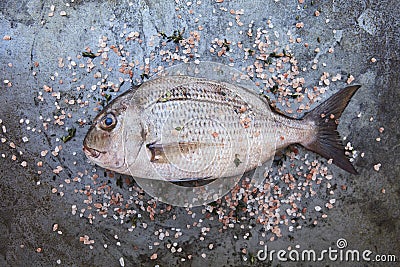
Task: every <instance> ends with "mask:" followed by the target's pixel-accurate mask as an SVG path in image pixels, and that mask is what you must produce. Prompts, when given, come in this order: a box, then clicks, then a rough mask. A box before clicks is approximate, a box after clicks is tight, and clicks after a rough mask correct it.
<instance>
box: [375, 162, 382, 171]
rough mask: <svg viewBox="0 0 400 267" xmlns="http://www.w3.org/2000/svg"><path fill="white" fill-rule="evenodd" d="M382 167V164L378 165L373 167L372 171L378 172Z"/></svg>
mask: <svg viewBox="0 0 400 267" xmlns="http://www.w3.org/2000/svg"><path fill="white" fill-rule="evenodd" d="M381 166H382V164H380V163H378V164H375V165H374V170H375V171H379V169H380V167H381Z"/></svg>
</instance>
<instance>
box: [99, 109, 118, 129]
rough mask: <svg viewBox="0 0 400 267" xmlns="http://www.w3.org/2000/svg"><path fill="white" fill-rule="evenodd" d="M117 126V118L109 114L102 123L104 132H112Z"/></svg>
mask: <svg viewBox="0 0 400 267" xmlns="http://www.w3.org/2000/svg"><path fill="white" fill-rule="evenodd" d="M115 125H117V118H116V117H115V116H114V114H112V113H107V114H106V115H105V116H104V117H103V118H102V119H101V121H100V127H101V128H102V129H103V130H106V131H110V130H112V129H114V127H115Z"/></svg>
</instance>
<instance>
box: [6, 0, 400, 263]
mask: <svg viewBox="0 0 400 267" xmlns="http://www.w3.org/2000/svg"><path fill="white" fill-rule="evenodd" d="M67 2H68V1H65V2H63V1H58V0H52V1H49V0H42V1H39V0H32V1H10V0H2V1H1V2H0V37H3V36H5V35H9V36H11V40H9V41H7V40H3V39H1V40H0V80H1V86H0V104H1V105H0V119H1V120H2V121H3V122H2V125H5V126H6V127H7V133H5V134H4V133H0V137H4V138H7V142H6V143H0V152H1V153H4V154H5V155H6V158H4V159H3V158H0V200H1V201H0V205H1V210H0V233H1V234H0V265H1V266H55V265H57V260H58V259H59V260H61V265H65V266H67V265H69V266H119V262H118V259H119V258H120V257H123V258H124V260H125V265H126V266H138V265H143V266H151V265H153V266H154V265H155V264H159V265H160V266H169V265H176V264H185V265H187V266H189V265H191V266H218V265H220V266H222V265H228V266H229V265H230V266H240V265H250V263H249V261H247V262H244V261H243V258H242V256H243V255H242V253H241V249H242V248H247V250H248V251H249V252H252V253H256V252H257V251H258V250H259V249H261V248H262V246H260V245H259V244H258V241H259V240H263V237H261V236H260V235H259V234H260V228H259V227H255V228H253V229H252V230H248V229H245V230H243V229H240V227H238V226H239V225H237V226H236V227H235V228H234V229H229V230H226V231H224V232H222V233H219V232H218V228H219V227H220V224H219V223H218V222H217V221H216V220H214V221H206V222H205V223H204V225H205V226H207V227H210V228H211V230H210V233H209V234H208V235H207V236H206V240H204V241H200V240H199V236H200V228H191V229H189V230H188V229H185V226H186V224H191V223H193V219H191V217H190V216H189V215H187V212H186V211H185V210H184V209H180V208H173V211H172V213H168V214H165V215H158V216H156V220H155V221H150V219H149V218H148V217H144V218H143V220H142V222H147V223H148V228H147V229H143V228H141V227H138V228H136V229H135V230H134V231H133V232H128V231H127V230H126V227H122V226H121V225H120V224H119V222H117V221H115V220H114V219H112V218H111V217H108V218H106V219H103V218H100V216H98V218H97V219H96V221H95V223H94V224H93V225H90V224H89V222H88V220H86V219H82V218H79V216H78V215H75V216H72V215H71V205H74V204H77V205H78V207H81V204H82V202H83V196H82V195H81V194H76V193H74V192H73V189H75V188H77V189H82V188H83V187H84V185H85V183H86V181H85V180H84V179H83V181H82V182H81V184H80V185H77V186H76V187H75V188H74V187H72V186H70V187H67V186H66V187H65V189H60V190H61V191H64V193H65V195H64V197H60V196H57V194H53V193H51V189H52V188H53V187H57V185H58V184H60V183H63V181H64V180H65V179H66V178H68V176H69V175H75V174H76V173H77V172H78V171H82V170H85V169H88V170H90V169H91V168H92V167H91V166H90V165H89V164H88V163H87V162H86V161H85V159H84V155H83V153H82V152H81V142H82V139H83V137H84V134H85V132H86V131H87V129H88V126H85V127H82V128H78V129H77V135H76V137H75V138H74V139H73V140H72V141H70V142H68V143H66V144H63V147H64V148H63V150H62V152H60V154H59V156H57V157H53V156H51V155H49V156H48V157H46V158H45V159H44V161H45V164H44V165H45V166H44V167H43V168H42V169H43V174H42V175H41V176H39V175H37V170H38V168H37V167H36V162H37V159H38V158H39V154H40V151H42V150H44V149H48V150H52V149H54V147H55V146H56V145H59V144H61V143H60V142H59V141H57V140H56V137H59V136H62V135H65V133H66V131H65V129H64V128H63V127H55V126H53V125H50V126H49V130H48V131H45V132H42V133H38V132H34V133H33V132H32V131H30V130H27V129H26V127H27V125H26V124H25V123H23V124H20V123H19V121H20V119H29V120H30V126H31V127H37V128H38V129H39V128H41V121H40V120H39V116H40V115H42V116H43V117H44V118H47V117H52V115H53V112H55V106H54V99H53V98H51V97H49V98H47V99H46V101H44V102H39V101H38V100H37V95H38V92H39V91H42V88H43V85H45V84H47V85H51V86H52V87H53V89H54V90H55V91H60V92H61V93H62V96H63V97H65V96H78V93H77V92H76V90H75V91H74V89H75V88H76V86H79V85H80V84H85V85H87V87H89V86H90V85H91V84H94V83H96V81H94V80H93V79H94V78H93V75H92V73H91V74H87V73H86V72H85V71H79V70H77V75H76V77H77V78H78V81H77V82H74V81H72V79H71V77H72V76H71V74H72V70H69V69H68V68H66V67H64V68H59V67H58V63H57V58H58V57H62V58H64V61H66V60H65V59H66V58H67V57H68V56H71V57H72V58H75V57H76V55H78V54H80V53H81V52H82V51H84V49H85V47H86V46H90V47H91V48H92V49H93V50H95V49H96V48H97V44H98V39H99V37H101V36H103V35H104V36H107V37H108V39H109V40H110V43H115V44H118V43H119V42H122V41H123V38H120V37H119V34H120V32H121V31H122V30H123V27H124V23H126V24H127V29H128V32H129V31H131V30H134V31H138V32H139V33H140V36H141V38H142V39H143V40H144V42H143V43H142V44H140V45H139V44H137V43H136V44H134V45H132V46H131V47H126V48H125V51H130V52H131V57H133V58H135V59H138V60H140V62H141V64H143V61H144V58H146V57H149V56H150V54H151V53H155V59H154V60H153V61H152V63H151V64H152V66H157V65H158V64H163V63H161V61H160V59H159V58H158V56H157V52H158V49H159V48H157V46H158V41H157V40H158V39H157V40H156V41H155V43H156V45H155V46H154V47H150V46H148V42H150V41H151V36H152V35H155V36H156V35H157V31H164V32H165V33H167V34H171V33H172V32H173V31H174V30H176V29H182V28H185V29H186V33H188V32H189V31H191V30H195V29H197V27H198V25H203V26H204V29H203V30H202V31H201V41H200V43H199V51H198V54H199V55H200V56H201V59H203V60H211V61H216V62H222V63H226V62H227V57H221V58H220V57H217V56H215V55H212V54H210V53H209V52H208V50H209V47H210V45H211V41H212V40H213V39H214V38H216V37H217V38H219V39H223V38H227V39H228V40H235V41H239V40H242V39H243V42H246V40H248V39H247V38H245V36H238V35H237V32H238V28H235V27H236V26H235V27H232V30H231V31H225V29H226V28H227V21H233V22H234V16H232V15H230V14H229V10H230V9H234V10H238V9H243V10H244V15H242V16H241V20H242V21H243V23H244V28H243V29H247V25H248V24H249V23H250V22H251V21H254V25H255V26H254V27H255V28H257V27H260V26H263V27H265V25H266V24H265V23H266V20H267V19H269V18H270V19H271V21H272V22H273V24H274V26H275V28H274V30H276V31H278V32H281V33H282V34H285V33H286V32H287V30H288V29H291V30H292V31H296V30H295V27H294V24H295V23H296V22H297V20H296V16H298V19H299V18H300V21H302V22H304V24H305V27H304V28H303V29H300V30H297V31H296V36H298V37H301V38H302V39H303V42H308V43H309V44H310V46H311V47H316V46H319V47H321V50H322V51H323V49H327V48H329V47H330V46H332V45H333V46H334V47H335V52H334V53H333V54H328V53H324V52H321V53H320V57H319V60H320V61H321V62H322V61H323V62H325V63H326V65H327V66H326V67H325V68H323V67H321V68H319V69H318V70H317V71H309V72H306V73H305V74H304V76H305V77H306V80H307V83H308V84H307V85H308V86H312V85H313V84H317V80H318V79H319V78H320V76H321V74H322V71H328V72H330V73H342V74H343V75H347V74H352V75H354V77H355V78H356V80H355V82H356V83H358V84H361V85H362V88H361V89H360V90H359V92H358V93H357V94H356V95H355V96H354V98H353V100H352V101H351V102H350V105H349V107H348V108H347V110H346V112H345V113H344V115H343V119H342V120H341V125H340V127H339V130H340V132H341V134H342V135H343V136H347V138H348V140H350V141H351V142H352V144H353V145H354V146H355V148H356V149H357V150H359V151H361V152H365V157H364V158H360V157H359V158H358V159H357V160H356V163H355V166H356V168H357V170H359V172H360V175H358V176H353V175H349V174H348V173H345V172H344V171H341V170H339V169H338V168H336V167H334V166H332V167H329V168H330V169H331V171H332V172H333V173H334V179H336V180H335V181H337V183H338V184H339V185H340V184H344V183H345V184H347V190H340V189H338V190H337V191H336V194H337V195H336V199H337V201H336V204H335V208H333V209H331V210H329V211H328V212H327V214H328V217H327V218H326V219H324V220H320V221H319V223H318V224H317V225H316V226H312V224H311V223H308V224H307V223H304V225H305V227H303V229H302V230H298V231H295V232H293V233H290V234H287V233H285V234H284V236H283V237H282V238H280V239H278V240H277V241H274V242H272V243H268V246H269V247H270V248H271V249H286V248H287V247H288V246H295V245H296V244H300V245H301V248H315V249H322V248H327V247H329V246H333V247H334V246H335V242H336V240H337V239H338V238H339V237H342V238H345V239H346V240H347V242H348V244H349V247H351V248H354V249H357V248H358V249H360V250H361V249H370V250H372V251H373V252H374V253H381V254H396V255H397V258H398V260H399V257H400V254H399V251H400V245H399V244H400V231H399V230H400V229H399V227H400V222H399V216H400V214H399V211H400V207H399V197H400V187H399V184H400V183H399V182H400V162H399V160H398V158H399V157H400V153H399V152H400V143H399V142H400V141H399V140H400V133H399V129H400V127H399V116H400V111H399V108H398V100H399V98H400V94H399V77H400V76H399V67H400V64H399V63H400V56H399V54H400V34H399V32H400V31H399V26H400V22H399V19H398V14H399V12H400V8H399V4H398V3H397V1H318V0H315V1H312V2H311V1H308V0H306V1H305V3H304V4H302V5H300V8H299V9H298V8H297V7H298V2H297V1H277V2H275V1H255V2H253V1H226V0H225V1H224V2H223V3H216V2H215V1H212V2H208V1H203V2H202V3H201V4H200V5H197V4H196V2H195V1H193V3H192V5H191V6H190V7H188V5H187V4H186V2H182V1H178V2H179V3H178V4H176V3H175V1H164V0H162V1H138V2H137V1H132V4H129V3H128V1H119V0H109V1H81V0H75V1H74V2H72V1H70V2H68V3H69V4H70V6H69V7H68V6H66V5H65V3H67ZM51 5H54V6H55V8H56V10H55V12H54V13H55V14H54V16H53V17H48V13H49V12H50V6H51ZM305 5H306V8H304V7H305ZM176 7H179V10H177V9H176ZM220 7H226V8H227V10H228V12H224V11H221V10H220ZM189 9H193V10H194V11H195V15H194V16H193V15H190V14H188V10H189ZM317 9H318V10H320V11H321V15H320V17H318V18H317V17H315V16H313V14H314V12H315V10H317ZM62 10H65V11H66V13H67V16H60V11H62ZM198 14H201V15H202V16H201V17H200V18H199V22H197V23H196V22H195V21H194V18H195V17H198ZM177 15H181V16H182V18H180V19H179V18H178V17H177ZM112 18H113V21H110V19H112ZM326 19H329V23H325V21H326ZM234 24H235V22H234ZM91 27H93V29H92V30H91ZM334 29H336V30H339V31H340V33H341V34H342V36H341V38H335V36H334V35H333V34H332V31H333V30H334ZM336 37H337V36H336ZM318 41H319V42H320V43H318ZM236 51H237V50H236ZM292 52H293V53H294V54H295V56H296V57H297V59H298V60H299V65H303V66H305V65H307V64H309V63H310V62H311V61H312V60H313V58H314V57H315V53H314V52H313V49H308V50H307V49H305V48H304V46H303V45H298V46H296V49H294V50H293V51H292ZM230 57H232V58H234V59H235V60H236V62H238V63H237V64H238V65H240V59H241V57H243V53H241V54H240V55H238V54H235V51H232V52H231V54H230ZM372 57H374V58H376V59H377V61H376V62H375V63H372V62H371V61H370V59H371V58H372ZM34 62H38V63H39V66H38V67H35V66H34ZM8 63H12V65H13V66H12V67H9V66H8ZM66 63H68V62H66ZM108 64H109V66H113V65H116V64H118V62H117V60H115V59H113V58H112V57H110V60H109V62H108ZM164 65H165V63H164ZM307 66H309V65H307ZM33 72H36V75H35V76H33V75H32V73H33ZM55 72H57V73H58V75H59V76H58V77H56V79H55V81H52V80H51V76H54V75H55ZM139 75H140V71H139V70H135V72H134V78H139ZM116 77H118V73H117V67H115V68H114V71H112V72H110V73H109V80H112V79H114V80H115V79H116ZM60 78H62V79H63V81H64V83H63V84H57V81H58V80H59V79H60ZM5 79H7V80H9V81H11V82H12V86H11V87H8V86H7V85H6V84H4V83H3V80H5ZM343 86H344V82H343V81H342V82H340V83H336V84H334V85H332V86H331V88H333V90H336V89H339V88H340V87H343ZM128 88H129V83H125V84H124V85H123V86H122V88H121V91H125V90H127V89H128ZM86 90H89V88H87V89H86ZM85 94H86V93H85ZM93 94H95V93H93ZM92 101H93V102H94V100H92ZM93 106H94V105H93ZM88 110H90V112H89V114H83V113H82V110H80V109H78V108H70V112H71V113H72V114H73V119H71V120H66V125H65V126H69V127H71V126H73V121H74V120H76V119H78V118H82V119H87V120H89V119H90V118H91V117H92V116H93V115H94V114H95V112H93V111H92V110H91V109H88ZM360 112H361V114H362V116H361V118H357V114H359V113H360ZM370 117H373V118H374V119H373V121H370ZM50 124H51V123H50ZM379 127H384V128H385V130H384V132H383V133H382V134H380V133H379V131H378V129H379ZM23 136H27V137H28V138H29V142H27V143H23V141H22V139H21V138H22V137H23ZM377 137H380V138H381V141H380V142H377V141H376V140H375V139H376V138H377ZM10 141H13V142H14V143H15V144H16V146H17V148H16V149H13V148H10V146H9V142H10ZM19 151H21V152H22V153H23V154H22V155H19ZM73 152H76V153H77V154H76V155H73ZM301 153H306V152H305V151H304V150H301ZM12 154H15V155H17V160H16V161H13V160H12V159H11V155H12ZM24 160H25V161H26V162H27V163H28V166H27V167H25V168H24V167H22V166H21V165H20V163H21V162H22V161H24ZM74 161H77V164H76V165H74V164H73V162H74ZM377 163H381V164H382V167H381V168H380V170H379V172H377V171H375V170H374V168H373V166H374V165H375V164H377ZM57 165H61V166H63V167H64V170H63V171H62V172H61V173H60V174H59V175H54V174H52V172H51V170H52V169H54V168H55V167H56V166H57ZM99 173H100V174H101V173H102V170H100V171H99ZM38 180H40V181H41V183H40V185H37V181H38ZM89 182H90V181H89ZM89 182H88V183H89ZM115 183H116V182H115V179H114V180H112V181H111V186H113V187H116V188H118V187H117V186H116V184H115ZM333 183H334V182H333ZM383 188H384V189H385V193H382V189H383ZM116 190H118V189H116ZM121 190H124V189H123V188H122V189H121ZM125 190H126V188H125ZM321 191H323V190H322V189H321ZM125 194H126V192H125ZM320 197H321V198H326V197H327V196H326V194H322V195H321V196H320ZM316 199H317V200H318V197H317V198H316ZM317 200H316V201H317ZM323 200H326V199H323ZM200 211H201V210H200V209H198V210H197V212H198V213H200ZM78 214H79V212H78ZM172 214H176V215H177V218H178V219H177V220H172V218H171V217H172ZM310 216H311V217H312V216H313V215H310ZM54 223H58V224H59V228H60V229H59V230H62V235H60V234H57V233H56V232H53V231H52V226H53V224H54ZM172 227H176V228H182V229H183V230H182V231H183V235H182V237H180V238H179V239H177V241H176V242H178V243H179V246H181V247H182V248H183V252H180V253H175V254H172V253H171V252H170V251H169V250H168V249H167V248H166V244H167V242H169V241H168V240H167V238H166V239H164V240H163V241H160V242H161V244H160V246H158V247H154V248H153V249H149V245H151V244H152V243H153V242H154V241H156V240H157V237H156V236H155V235H154V232H155V231H156V230H157V229H160V228H163V229H170V228H172ZM246 232H251V234H252V238H251V239H250V240H244V239H243V238H242V236H243V235H244V233H246ZM85 234H87V235H89V237H90V238H91V239H94V240H95V244H94V245H93V249H89V247H88V246H87V245H83V244H82V243H81V242H79V236H83V235H85ZM114 235H118V237H119V240H116V239H115V238H114ZM235 235H236V236H238V237H239V239H238V240H236V239H235V238H234V236H235ZM170 240H172V242H175V241H174V240H173V239H170ZM264 240H266V238H264ZM117 241H120V242H121V245H120V246H118V245H116V242H117ZM104 243H107V244H108V248H107V249H104V247H103V244H104ZM209 243H213V244H214V249H213V250H209V248H208V244H209ZM38 247H41V248H42V249H43V251H42V252H41V253H38V252H36V249H37V248H38ZM154 252H156V253H157V254H158V259H157V260H155V261H150V259H149V257H150V255H152V254H153V253H154ZM202 253H206V254H207V257H206V258H205V259H204V258H202V257H201V256H200V255H201V254H202ZM189 254H192V255H193V258H192V259H191V260H186V262H185V263H182V262H181V258H182V257H185V256H187V255H189ZM256 264H262V263H261V262H258V263H256ZM277 264H278V262H276V261H274V263H273V265H277ZM302 264H303V266H308V265H310V263H302ZM325 264H326V265H329V266H336V265H344V263H339V262H325ZM360 264H361V263H360ZM295 265H299V263H294V264H293V266H295ZM316 265H317V264H316ZM376 265H377V266H380V265H382V266H386V265H384V264H377V263H376ZM349 266H355V265H354V263H353V264H349ZM387 266H390V265H389V264H387ZM392 266H394V265H392Z"/></svg>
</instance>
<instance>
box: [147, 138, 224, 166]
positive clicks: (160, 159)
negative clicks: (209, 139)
mask: <svg viewBox="0 0 400 267" xmlns="http://www.w3.org/2000/svg"><path fill="white" fill-rule="evenodd" d="M210 146H212V147H216V146H223V144H215V143H200V142H176V143H166V144H161V143H157V142H154V143H150V144H147V145H146V147H147V149H149V150H150V153H151V157H150V161H151V162H154V163H169V161H168V157H174V158H176V157H177V156H178V157H179V156H184V155H188V154H191V153H192V154H195V153H199V151H200V148H205V147H210Z"/></svg>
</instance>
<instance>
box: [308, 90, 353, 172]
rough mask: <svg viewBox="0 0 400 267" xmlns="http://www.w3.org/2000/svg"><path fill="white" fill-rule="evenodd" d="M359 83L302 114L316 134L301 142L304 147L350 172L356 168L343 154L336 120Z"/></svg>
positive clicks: (343, 150)
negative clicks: (314, 127)
mask: <svg viewBox="0 0 400 267" xmlns="http://www.w3.org/2000/svg"><path fill="white" fill-rule="evenodd" d="M360 87H361V86H360V85H354V86H349V87H346V88H344V89H342V90H340V91H339V92H337V93H336V94H334V95H333V96H331V97H330V98H329V99H328V100H327V101H325V102H324V103H322V104H321V105H319V106H318V107H316V108H315V109H313V110H312V111H311V112H310V113H308V114H307V115H305V116H304V120H308V121H312V122H314V124H315V126H316V134H315V136H314V138H313V140H311V141H309V142H304V143H301V145H303V146H304V147H305V148H307V149H309V150H311V151H314V152H316V153H318V154H320V155H321V156H323V157H325V158H327V159H332V160H333V163H334V164H336V165H337V166H339V167H340V168H342V169H343V170H345V171H348V172H349V173H352V174H357V171H356V169H355V168H354V166H353V165H352V164H351V163H350V161H349V159H348V158H347V157H346V155H345V149H344V146H343V144H342V142H341V140H340V136H339V133H338V131H337V125H338V124H337V122H338V121H337V120H338V119H339V118H340V116H341V115H342V113H343V110H344V109H345V108H346V106H347V104H348V103H349V101H350V99H351V97H352V96H353V95H354V93H355V92H356V91H357V89H358V88H360Z"/></svg>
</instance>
